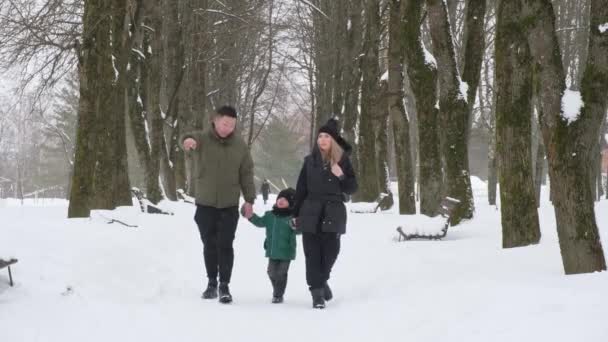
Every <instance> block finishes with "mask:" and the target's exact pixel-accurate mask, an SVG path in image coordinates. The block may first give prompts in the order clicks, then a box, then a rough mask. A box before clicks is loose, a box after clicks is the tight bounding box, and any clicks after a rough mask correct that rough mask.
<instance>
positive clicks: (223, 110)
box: [215, 106, 236, 119]
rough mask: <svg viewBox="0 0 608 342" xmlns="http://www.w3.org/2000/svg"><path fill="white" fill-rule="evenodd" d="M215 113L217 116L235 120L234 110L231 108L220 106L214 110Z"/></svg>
mask: <svg viewBox="0 0 608 342" xmlns="http://www.w3.org/2000/svg"><path fill="white" fill-rule="evenodd" d="M215 113H216V114H217V115H219V116H229V117H231V118H235V119H236V109H234V107H231V106H221V107H220V108H218V109H216V110H215Z"/></svg>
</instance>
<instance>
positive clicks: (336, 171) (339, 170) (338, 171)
mask: <svg viewBox="0 0 608 342" xmlns="http://www.w3.org/2000/svg"><path fill="white" fill-rule="evenodd" d="M331 173H333V174H334V176H336V177H338V178H340V177H342V176H343V175H344V172H343V171H342V168H341V167H340V165H338V163H335V164H333V165H332V166H331Z"/></svg>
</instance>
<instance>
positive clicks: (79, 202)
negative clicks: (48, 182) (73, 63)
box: [68, 1, 110, 218]
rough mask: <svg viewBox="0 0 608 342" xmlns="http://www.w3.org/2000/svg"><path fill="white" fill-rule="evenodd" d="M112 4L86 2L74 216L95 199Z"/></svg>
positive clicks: (85, 211) (87, 209)
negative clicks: (98, 120)
mask: <svg viewBox="0 0 608 342" xmlns="http://www.w3.org/2000/svg"><path fill="white" fill-rule="evenodd" d="M109 7H110V6H109V3H108V2H95V1H86V2H85V5H84V15H83V32H82V43H81V44H80V45H79V46H77V50H78V73H79V81H80V82H79V83H80V101H79V105H78V126H77V135H76V152H75V157H74V174H73V178H72V189H71V193H70V204H69V207H68V217H70V218H72V217H88V216H89V214H90V211H91V205H92V201H93V194H94V190H93V180H94V176H95V162H96V150H95V146H96V140H97V139H96V138H97V134H96V127H95V123H96V115H97V111H96V108H98V106H99V104H98V96H97V94H98V93H99V90H100V89H99V88H98V86H97V82H96V81H97V79H98V77H100V76H99V75H98V71H97V70H98V67H99V64H101V59H102V58H103V56H104V54H106V53H107V50H106V49H107V47H106V46H103V45H102V44H98V43H97V42H102V41H104V40H107V39H108V37H109V22H108V20H107V16H108V14H109V12H110V11H109ZM104 17H106V18H104ZM102 23H105V24H104V25H102ZM103 28H106V29H105V30H104V29H103Z"/></svg>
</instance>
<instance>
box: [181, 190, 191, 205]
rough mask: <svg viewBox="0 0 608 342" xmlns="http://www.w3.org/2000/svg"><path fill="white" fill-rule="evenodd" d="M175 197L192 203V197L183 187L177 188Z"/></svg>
mask: <svg viewBox="0 0 608 342" xmlns="http://www.w3.org/2000/svg"><path fill="white" fill-rule="evenodd" d="M177 198H178V199H180V200H182V201H184V202H186V203H190V204H194V198H193V197H191V196H188V195H187V194H186V192H185V191H184V189H177Z"/></svg>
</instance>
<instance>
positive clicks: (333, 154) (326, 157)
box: [321, 136, 344, 165]
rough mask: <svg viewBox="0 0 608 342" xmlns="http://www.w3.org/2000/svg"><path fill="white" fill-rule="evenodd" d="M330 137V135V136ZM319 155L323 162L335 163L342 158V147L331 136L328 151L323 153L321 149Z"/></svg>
mask: <svg viewBox="0 0 608 342" xmlns="http://www.w3.org/2000/svg"><path fill="white" fill-rule="evenodd" d="M330 137H331V136H330ZM321 155H322V156H323V161H324V162H329V163H331V165H334V164H337V163H338V162H339V161H340V160H342V156H343V155H344V149H343V148H342V146H340V144H338V143H337V142H336V140H335V139H334V138H333V137H331V145H330V146H329V152H328V153H325V152H323V151H321Z"/></svg>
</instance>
